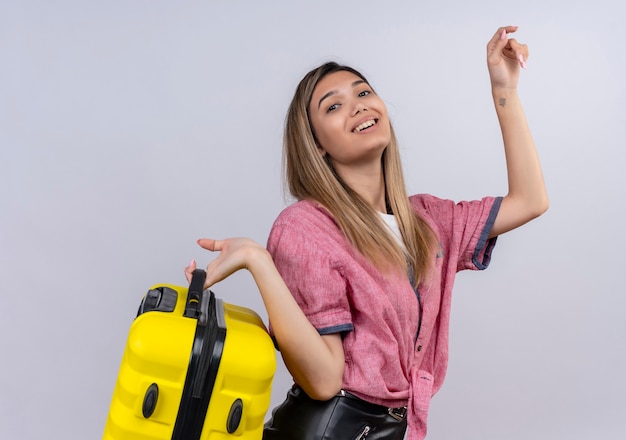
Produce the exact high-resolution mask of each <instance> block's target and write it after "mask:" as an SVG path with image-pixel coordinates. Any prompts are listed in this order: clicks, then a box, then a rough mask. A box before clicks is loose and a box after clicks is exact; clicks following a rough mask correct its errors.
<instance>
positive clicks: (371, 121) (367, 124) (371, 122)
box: [353, 119, 376, 133]
mask: <svg viewBox="0 0 626 440" xmlns="http://www.w3.org/2000/svg"><path fill="white" fill-rule="evenodd" d="M375 124H376V121H375V120H373V119H370V120H369V121H365V122H364V123H362V124H361V125H359V126H358V127H356V128H355V129H354V130H353V131H354V132H355V133H358V132H360V131H363V130H365V129H366V128H369V127H371V126H372V125H375Z"/></svg>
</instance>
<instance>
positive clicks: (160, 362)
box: [103, 270, 276, 440]
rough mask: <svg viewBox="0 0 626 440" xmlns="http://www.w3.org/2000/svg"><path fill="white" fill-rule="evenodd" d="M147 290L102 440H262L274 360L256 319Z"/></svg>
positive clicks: (160, 289) (196, 281) (197, 276)
mask: <svg viewBox="0 0 626 440" xmlns="http://www.w3.org/2000/svg"><path fill="white" fill-rule="evenodd" d="M205 277H206V273H205V272H204V271H202V270H197V271H196V272H194V275H193V278H192V281H191V284H190V286H189V288H187V287H178V286H172V285H159V286H154V287H152V288H151V289H150V290H149V291H148V293H147V294H146V295H145V296H144V298H143V300H142V302H141V305H140V307H139V312H138V314H137V318H136V319H135V320H134V322H133V324H132V326H131V328H130V332H129V334H128V341H127V343H126V349H125V351H124V356H123V358H122V363H121V366H120V370H119V374H118V378H117V383H116V385H115V390H114V392H113V397H112V401H111V406H110V408H109V414H108V418H107V422H106V426H105V428H104V436H103V440H157V439H159V440H162V439H168V440H169V439H172V440H223V439H231V440H234V439H244V440H260V439H261V438H262V435H263V424H264V420H265V414H266V412H267V410H268V407H269V404H270V394H271V385H272V379H273V377H274V372H275V370H276V353H275V350H274V345H273V343H272V340H271V338H270V336H269V334H268V333H267V329H266V328H265V325H264V324H263V321H262V320H261V318H260V317H259V316H258V315H257V314H256V313H255V312H254V311H252V310H250V309H246V308H243V307H238V306H235V305H231V304H226V303H224V302H223V301H222V300H220V299H217V298H216V297H215V295H214V293H213V292H211V291H210V290H205V291H203V289H202V286H203V285H204V279H205Z"/></svg>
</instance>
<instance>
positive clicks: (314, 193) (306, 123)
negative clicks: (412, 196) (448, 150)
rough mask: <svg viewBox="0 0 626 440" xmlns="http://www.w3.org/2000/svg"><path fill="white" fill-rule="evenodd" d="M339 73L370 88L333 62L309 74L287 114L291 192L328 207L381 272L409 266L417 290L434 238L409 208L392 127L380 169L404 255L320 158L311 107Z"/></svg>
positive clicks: (285, 157)
mask: <svg viewBox="0 0 626 440" xmlns="http://www.w3.org/2000/svg"><path fill="white" fill-rule="evenodd" d="M339 71H347V72H351V73H353V74H354V75H356V76H358V77H359V78H361V79H362V80H363V81H365V82H366V83H367V84H368V85H369V82H368V81H367V79H366V78H365V77H364V76H363V75H362V74H361V73H359V72H358V71H356V70H355V69H353V68H351V67H348V66H343V65H340V64H337V63H335V62H329V63H325V64H323V65H321V66H319V67H318V68H316V69H313V70H312V71H310V72H309V73H308V74H307V75H306V76H305V77H304V78H303V79H302V81H300V83H299V85H298V87H297V88H296V92H295V95H294V97H293V100H292V101H291V105H290V106H289V110H288V113H287V119H286V124H285V135H284V145H283V166H284V171H285V178H286V183H287V185H288V188H289V192H290V193H291V195H292V196H293V197H295V198H296V199H298V200H314V201H316V202H318V203H320V204H321V205H322V206H324V207H325V208H326V209H327V210H328V211H329V212H330V214H331V215H332V216H333V217H334V219H335V221H336V222H337V223H338V225H339V227H340V229H341V231H342V232H343V234H344V235H345V236H346V238H347V239H348V241H349V242H350V243H351V244H352V245H353V246H354V247H355V248H356V249H357V250H358V251H359V252H361V253H362V254H363V255H364V256H365V257H366V258H367V259H369V260H370V261H371V262H372V263H373V264H374V265H375V266H376V267H378V268H379V269H381V270H385V271H386V270H390V269H400V270H403V271H406V270H407V266H408V268H410V269H412V272H413V276H414V283H415V286H417V285H418V284H419V282H420V281H423V280H424V279H425V277H426V275H427V271H428V269H429V265H430V262H431V260H432V255H433V254H432V249H433V245H434V242H435V235H434V233H433V231H432V229H431V228H430V226H429V225H428V224H427V223H426V222H425V221H424V220H423V219H422V218H420V217H418V216H417V215H415V213H414V212H413V209H412V208H411V206H410V202H409V199H408V196H407V193H406V187H405V183H404V177H403V174H402V165H401V161H400V153H399V150H398V145H397V142H396V137H395V134H394V131H393V127H391V139H390V142H389V145H387V147H386V148H385V150H384V152H383V155H382V167H383V176H384V181H385V193H386V199H387V200H386V202H387V205H388V207H389V209H391V212H393V214H394V215H395V217H396V220H397V222H398V226H399V227H400V233H401V234H402V239H403V241H404V245H405V247H406V254H405V251H404V250H403V249H402V248H401V246H400V245H399V244H398V243H397V241H396V240H395V239H394V238H393V236H392V235H391V234H390V233H389V230H388V228H387V226H386V225H385V224H384V223H383V221H382V219H381V218H380V216H379V215H378V214H377V213H376V212H375V210H374V209H373V208H372V207H371V206H370V205H369V204H368V203H367V202H365V201H364V200H363V199H362V198H361V197H360V196H359V195H358V194H357V193H356V191H354V190H353V189H352V188H350V187H349V186H348V185H347V184H345V182H343V181H342V180H341V178H340V177H339V176H338V175H337V174H336V173H335V172H334V170H333V169H332V166H331V165H330V163H329V162H328V161H327V160H325V159H324V158H323V157H322V155H320V154H319V151H318V145H317V143H316V139H315V135H314V132H313V129H312V125H311V122H310V118H309V105H310V103H311V97H312V95H313V91H314V90H315V87H316V86H317V84H318V83H319V81H320V80H321V79H322V78H324V77H325V76H326V75H329V74H331V73H334V72H339Z"/></svg>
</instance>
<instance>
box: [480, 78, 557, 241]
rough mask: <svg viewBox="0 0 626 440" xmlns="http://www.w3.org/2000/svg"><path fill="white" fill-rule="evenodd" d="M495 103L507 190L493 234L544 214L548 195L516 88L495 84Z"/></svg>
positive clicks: (493, 93) (493, 91) (493, 92)
mask: <svg viewBox="0 0 626 440" xmlns="http://www.w3.org/2000/svg"><path fill="white" fill-rule="evenodd" d="M492 95H493V100H494V105H495V108H496V113H497V115H498V120H499V122H500V128H501V131H502V139H503V142H504V152H505V157H506V167H507V175H508V193H507V195H506V197H505V198H504V200H503V202H502V203H503V205H502V207H501V211H502V213H503V214H502V215H499V216H498V217H499V218H498V219H497V220H496V224H495V225H494V230H493V231H492V236H495V235H498V234H501V233H503V232H506V231H508V230H510V229H514V228H516V227H518V226H520V225H522V224H524V223H526V222H528V221H529V220H532V219H533V218H535V217H537V216H539V215H541V214H542V213H543V212H544V211H545V210H546V209H547V208H548V197H547V193H546V189H545V184H544V180H543V174H542V171H541V164H540V162H539V157H538V154H537V150H536V149H535V143H534V141H533V138H532V135H531V133H530V129H529V127H528V123H527V121H526V116H525V115H524V110H523V108H522V105H521V102H520V99H519V96H518V94H517V91H516V90H515V89H506V88H494V89H493V90H492Z"/></svg>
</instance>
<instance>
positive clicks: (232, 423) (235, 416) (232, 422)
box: [226, 399, 243, 434]
mask: <svg viewBox="0 0 626 440" xmlns="http://www.w3.org/2000/svg"><path fill="white" fill-rule="evenodd" d="M242 414H243V402H242V401H241V399H237V400H235V401H234V402H233V404H232V406H231V407H230V411H229V412H228V420H226V430H227V431H228V433H229V434H232V433H233V432H235V431H236V430H237V428H239V423H241V416H242Z"/></svg>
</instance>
